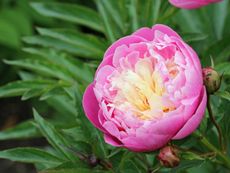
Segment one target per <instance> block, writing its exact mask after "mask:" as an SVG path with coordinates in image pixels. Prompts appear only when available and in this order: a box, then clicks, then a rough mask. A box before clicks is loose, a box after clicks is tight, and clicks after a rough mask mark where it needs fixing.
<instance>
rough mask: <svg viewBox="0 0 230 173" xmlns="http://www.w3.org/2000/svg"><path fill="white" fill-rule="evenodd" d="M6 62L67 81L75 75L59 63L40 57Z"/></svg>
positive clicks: (6, 61)
mask: <svg viewBox="0 0 230 173" xmlns="http://www.w3.org/2000/svg"><path fill="white" fill-rule="evenodd" d="M4 62H5V63H6V64H9V65H15V66H19V67H22V68H25V69H29V70H32V71H35V72H38V73H39V74H42V75H45V76H49V77H55V78H58V79H63V80H67V81H72V80H73V78H72V77H73V76H72V74H71V73H70V72H69V71H68V69H65V68H63V67H61V66H59V65H57V64H53V63H50V62H47V61H43V60H38V59H22V60H4Z"/></svg>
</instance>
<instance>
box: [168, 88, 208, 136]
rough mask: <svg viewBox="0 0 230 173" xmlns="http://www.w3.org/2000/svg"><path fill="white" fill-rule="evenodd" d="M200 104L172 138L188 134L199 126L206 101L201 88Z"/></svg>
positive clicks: (204, 91) (204, 93)
mask: <svg viewBox="0 0 230 173" xmlns="http://www.w3.org/2000/svg"><path fill="white" fill-rule="evenodd" d="M201 99H202V100H201V102H200V105H199V106H198V108H197V110H196V112H195V114H194V115H193V116H192V117H191V118H190V119H189V120H188V121H187V122H186V124H185V125H184V127H183V128H182V129H180V131H179V132H178V133H177V134H176V135H175V136H174V137H173V139H182V138H184V137H186V136H188V135H189V134H191V133H192V132H193V131H194V130H196V129H197V127H198V126H199V124H200V122H201V120H202V118H203V116H204V112H205V108H206V103H207V95H206V90H205V88H203V96H202V98H201Z"/></svg>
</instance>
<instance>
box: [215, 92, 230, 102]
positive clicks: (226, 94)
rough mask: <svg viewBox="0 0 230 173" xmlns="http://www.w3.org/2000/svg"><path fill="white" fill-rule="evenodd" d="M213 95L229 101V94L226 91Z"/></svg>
mask: <svg viewBox="0 0 230 173" xmlns="http://www.w3.org/2000/svg"><path fill="white" fill-rule="evenodd" d="M215 95H216V96H219V97H221V98H224V99H226V100H228V101H230V93H229V92H228V91H217V92H215Z"/></svg>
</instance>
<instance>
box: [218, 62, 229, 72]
mask: <svg viewBox="0 0 230 173" xmlns="http://www.w3.org/2000/svg"><path fill="white" fill-rule="evenodd" d="M215 69H216V70H217V71H218V72H219V73H220V74H223V75H230V63H229V62H223V63H220V64H218V65H216V66H215Z"/></svg>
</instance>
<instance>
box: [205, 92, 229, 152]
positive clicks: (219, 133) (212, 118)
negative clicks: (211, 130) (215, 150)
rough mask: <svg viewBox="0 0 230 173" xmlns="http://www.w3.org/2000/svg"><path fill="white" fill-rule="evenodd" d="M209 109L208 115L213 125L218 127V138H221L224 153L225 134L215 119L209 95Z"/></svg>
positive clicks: (220, 142)
mask: <svg viewBox="0 0 230 173" xmlns="http://www.w3.org/2000/svg"><path fill="white" fill-rule="evenodd" d="M207 108H208V114H209V117H210V119H211V121H212V123H213V124H214V126H215V127H216V129H217V132H218V138H219V144H220V146H221V149H222V151H224V150H225V149H224V148H225V147H224V143H223V133H222V130H221V128H220V126H219V124H218V123H217V122H216V120H215V118H214V115H213V111H212V107H211V98H210V95H209V94H208V100H207Z"/></svg>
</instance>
